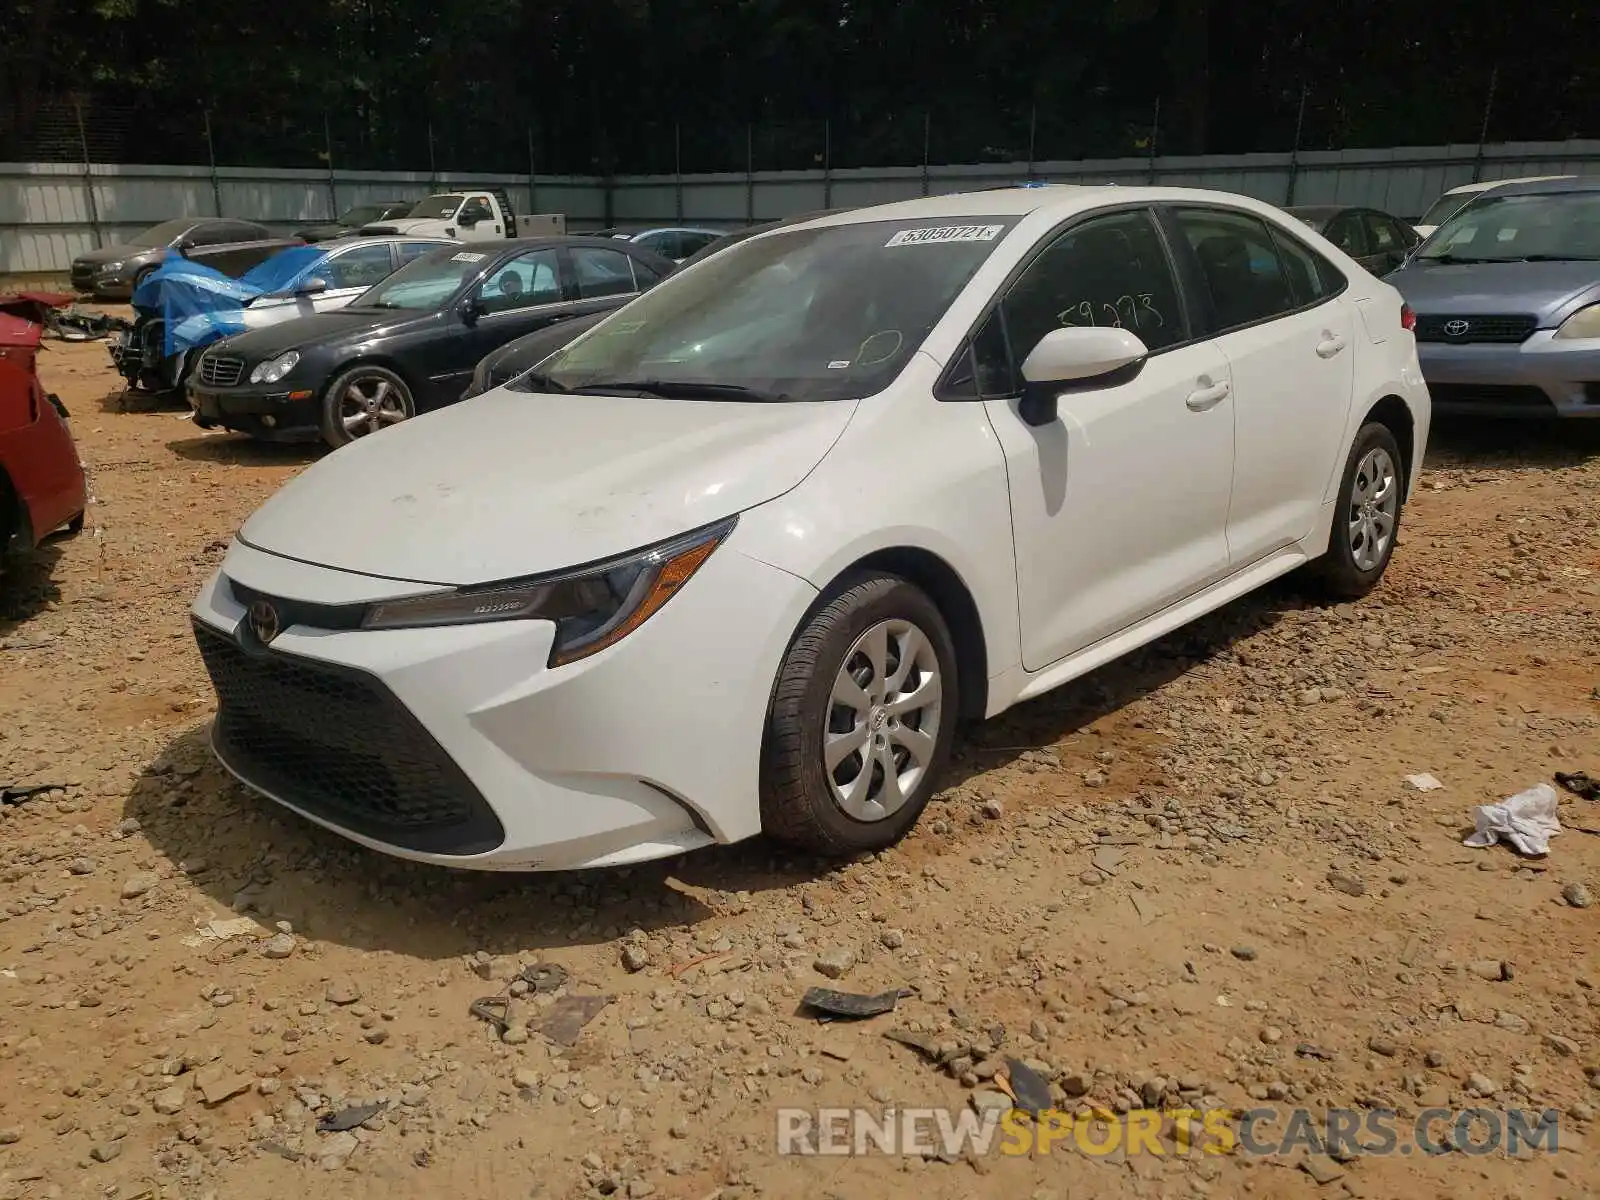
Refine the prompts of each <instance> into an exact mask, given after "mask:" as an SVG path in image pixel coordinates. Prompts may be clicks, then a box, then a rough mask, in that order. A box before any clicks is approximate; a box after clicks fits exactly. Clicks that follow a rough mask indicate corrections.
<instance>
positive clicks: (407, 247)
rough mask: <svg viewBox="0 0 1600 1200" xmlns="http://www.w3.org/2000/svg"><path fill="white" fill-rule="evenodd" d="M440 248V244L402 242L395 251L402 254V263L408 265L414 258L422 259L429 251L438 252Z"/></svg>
mask: <svg viewBox="0 0 1600 1200" xmlns="http://www.w3.org/2000/svg"><path fill="white" fill-rule="evenodd" d="M438 248H439V243H438V242H400V243H398V244H397V245H396V246H395V249H396V250H397V251H399V253H400V261H401V262H402V263H408V262H410V261H411V260H412V259H413V258H420V257H422V255H424V254H426V253H427V252H428V251H429V250H437V249H438Z"/></svg>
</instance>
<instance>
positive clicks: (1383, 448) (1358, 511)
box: [1312, 421, 1405, 600]
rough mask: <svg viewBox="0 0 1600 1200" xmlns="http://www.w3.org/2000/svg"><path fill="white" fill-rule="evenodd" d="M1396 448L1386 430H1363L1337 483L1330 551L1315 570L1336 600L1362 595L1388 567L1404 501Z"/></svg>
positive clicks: (1374, 425) (1378, 426) (1371, 426)
mask: <svg viewBox="0 0 1600 1200" xmlns="http://www.w3.org/2000/svg"><path fill="white" fill-rule="evenodd" d="M1404 461H1405V460H1404V459H1403V458H1402V456H1401V454H1400V446H1399V444H1398V443H1397V442H1396V441H1395V436H1394V434H1393V433H1392V432H1391V431H1390V429H1389V427H1388V426H1387V425H1382V424H1380V423H1378V422H1376V421H1372V422H1369V423H1368V424H1366V425H1363V426H1362V427H1361V429H1360V431H1359V432H1357V434H1356V439H1355V442H1354V443H1353V444H1352V445H1351V447H1350V457H1349V458H1348V459H1347V460H1346V461H1345V467H1344V475H1343V476H1342V478H1341V479H1340V482H1339V504H1338V506H1337V507H1336V508H1335V509H1334V514H1333V528H1332V530H1331V531H1330V532H1329V536H1328V549H1327V552H1326V553H1325V554H1323V556H1322V557H1321V558H1319V559H1318V560H1317V561H1316V562H1315V563H1314V564H1312V566H1313V573H1314V575H1315V576H1316V579H1317V581H1318V582H1319V584H1320V585H1321V587H1322V589H1323V590H1324V591H1325V592H1327V593H1328V594H1329V595H1330V596H1331V597H1332V598H1334V599H1338V600H1355V599H1359V598H1360V597H1362V596H1365V595H1366V594H1367V593H1368V592H1370V591H1371V590H1372V589H1373V588H1374V587H1376V586H1377V583H1378V580H1380V579H1382V578H1383V572H1384V570H1385V569H1386V568H1387V567H1388V565H1389V559H1390V558H1391V557H1392V556H1393V554H1394V545H1395V539H1396V537H1398V536H1399V533H1400V509H1401V505H1402V503H1403V501H1404V496H1405V478H1404V476H1403V474H1402V471H1403V467H1402V465H1401V464H1402V463H1403V462H1404Z"/></svg>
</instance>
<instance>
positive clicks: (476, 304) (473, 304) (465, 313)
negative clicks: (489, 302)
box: [460, 296, 483, 325]
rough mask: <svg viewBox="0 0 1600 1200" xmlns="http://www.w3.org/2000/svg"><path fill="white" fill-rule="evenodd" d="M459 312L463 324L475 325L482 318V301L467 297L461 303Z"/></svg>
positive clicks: (475, 297) (474, 297)
mask: <svg viewBox="0 0 1600 1200" xmlns="http://www.w3.org/2000/svg"><path fill="white" fill-rule="evenodd" d="M460 312H461V320H462V323H463V324H466V325H476V324H477V323H478V318H479V317H481V316H483V301H482V300H481V299H479V298H478V297H477V296H468V297H467V298H466V299H465V300H463V301H462V302H461V308H460Z"/></svg>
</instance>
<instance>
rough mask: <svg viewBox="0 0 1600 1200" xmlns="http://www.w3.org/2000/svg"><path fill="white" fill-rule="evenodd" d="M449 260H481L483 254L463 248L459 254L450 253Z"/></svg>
mask: <svg viewBox="0 0 1600 1200" xmlns="http://www.w3.org/2000/svg"><path fill="white" fill-rule="evenodd" d="M450 261H451V262H482V261H483V255H481V254H478V253H475V252H473V251H471V250H463V251H462V252H461V253H460V254H452V255H451V256H450Z"/></svg>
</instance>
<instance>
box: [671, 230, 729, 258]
mask: <svg viewBox="0 0 1600 1200" xmlns="http://www.w3.org/2000/svg"><path fill="white" fill-rule="evenodd" d="M719 236H721V235H719V234H715V233H685V234H680V235H679V237H678V253H679V254H680V255H682V256H683V257H684V258H688V257H689V256H690V255H691V254H699V253H700V251H702V250H704V249H705V248H706V247H707V246H709V245H711V243H712V242H714V241H716V240H717V238H718V237H719Z"/></svg>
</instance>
